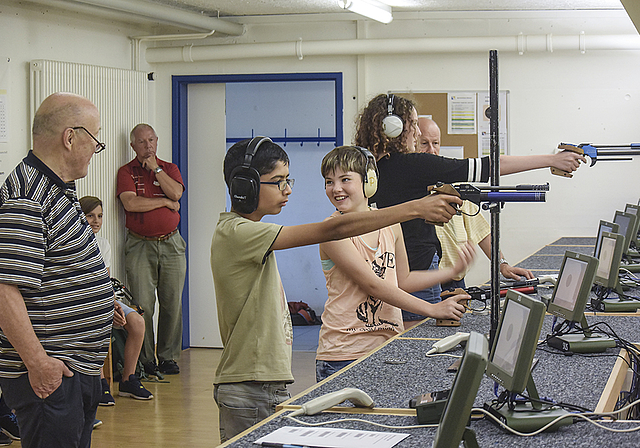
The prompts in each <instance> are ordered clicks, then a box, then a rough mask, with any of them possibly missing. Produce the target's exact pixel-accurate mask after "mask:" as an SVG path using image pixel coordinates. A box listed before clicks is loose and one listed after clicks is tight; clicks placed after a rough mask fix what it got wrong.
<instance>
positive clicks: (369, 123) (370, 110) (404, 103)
mask: <svg viewBox="0 0 640 448" xmlns="http://www.w3.org/2000/svg"><path fill="white" fill-rule="evenodd" d="M389 96H390V95H387V94H384V93H382V94H380V95H377V96H376V97H375V98H373V99H372V100H371V101H369V103H368V104H367V105H366V106H365V108H364V109H363V111H362V113H361V114H360V116H359V117H358V121H357V123H356V138H355V144H356V145H357V146H362V147H363V148H367V149H368V150H369V151H371V152H372V153H373V155H374V156H375V157H376V159H379V158H380V157H382V156H383V155H385V154H387V153H392V152H410V151H411V150H410V149H409V148H407V147H405V144H404V141H405V139H406V136H407V133H408V132H409V129H407V128H406V127H405V128H404V129H403V130H402V133H401V134H400V135H399V136H397V137H395V138H389V137H387V136H386V135H385V134H384V132H383V131H382V120H384V118H385V117H386V116H387V115H388V105H389ZM414 109H415V104H414V103H413V101H411V100H408V99H406V98H402V97H400V96H394V100H393V113H394V114H395V115H397V116H398V117H400V119H402V122H403V123H407V122H408V121H410V119H411V112H413V110H414Z"/></svg>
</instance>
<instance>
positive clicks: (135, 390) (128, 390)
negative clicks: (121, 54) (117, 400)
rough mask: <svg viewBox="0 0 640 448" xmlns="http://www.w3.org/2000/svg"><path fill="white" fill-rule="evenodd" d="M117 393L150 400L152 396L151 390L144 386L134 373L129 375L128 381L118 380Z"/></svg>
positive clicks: (122, 395)
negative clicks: (118, 389)
mask: <svg viewBox="0 0 640 448" xmlns="http://www.w3.org/2000/svg"><path fill="white" fill-rule="evenodd" d="M118 395H120V396H121V397H131V398H135V399H136V400H151V399H152V398H153V395H152V394H151V392H149V391H148V390H147V389H145V388H144V386H143V385H142V383H141V382H140V379H139V378H138V377H137V376H135V375H129V380H128V381H121V382H120V391H119V392H118Z"/></svg>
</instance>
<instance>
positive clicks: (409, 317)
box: [402, 252, 442, 321]
mask: <svg viewBox="0 0 640 448" xmlns="http://www.w3.org/2000/svg"><path fill="white" fill-rule="evenodd" d="M439 262H440V257H438V253H437V252H436V253H435V254H433V260H431V266H429V270H434V269H438V263H439ZM441 292H442V289H441V288H440V285H435V286H432V287H431V288H427V289H423V290H422V291H416V292H412V293H411V294H412V295H414V296H416V297H417V298H419V299H422V300H424V301H425V302H429V303H438V302H440V293H441ZM425 318H426V316H421V315H419V314H415V313H410V312H409V311H405V310H402V320H404V321H414V320H422V319H425Z"/></svg>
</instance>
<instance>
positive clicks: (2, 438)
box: [0, 432, 13, 446]
mask: <svg viewBox="0 0 640 448" xmlns="http://www.w3.org/2000/svg"><path fill="white" fill-rule="evenodd" d="M12 443H13V440H11V439H10V438H9V436H8V435H6V434H5V433H3V432H0V446H7V445H11V444H12Z"/></svg>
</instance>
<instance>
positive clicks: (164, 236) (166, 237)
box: [129, 229, 178, 241]
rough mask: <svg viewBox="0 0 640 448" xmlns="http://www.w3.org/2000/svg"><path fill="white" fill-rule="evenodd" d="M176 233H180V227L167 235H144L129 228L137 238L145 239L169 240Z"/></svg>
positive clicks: (131, 233)
mask: <svg viewBox="0 0 640 448" xmlns="http://www.w3.org/2000/svg"><path fill="white" fill-rule="evenodd" d="M176 233H178V229H175V230H174V231H173V232H169V233H167V234H165V235H160V236H144V235H140V234H139V233H136V232H132V231H131V230H129V235H132V236H135V237H136V238H140V239H141V240H145V241H164V240H168V239H169V238H171V237H172V236H173V235H175V234H176Z"/></svg>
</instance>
